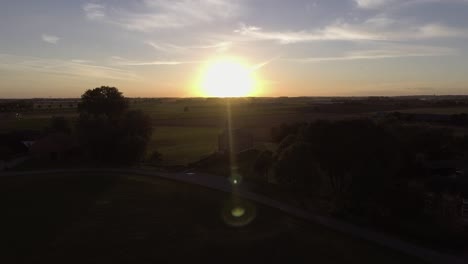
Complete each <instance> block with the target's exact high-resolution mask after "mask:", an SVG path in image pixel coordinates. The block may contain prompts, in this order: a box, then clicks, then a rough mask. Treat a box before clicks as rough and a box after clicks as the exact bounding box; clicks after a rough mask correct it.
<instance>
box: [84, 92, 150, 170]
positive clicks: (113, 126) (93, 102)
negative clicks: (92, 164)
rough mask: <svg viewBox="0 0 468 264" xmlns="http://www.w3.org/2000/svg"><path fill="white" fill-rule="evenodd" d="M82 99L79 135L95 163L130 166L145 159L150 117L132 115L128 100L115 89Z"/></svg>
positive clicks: (133, 112) (134, 112)
mask: <svg viewBox="0 0 468 264" xmlns="http://www.w3.org/2000/svg"><path fill="white" fill-rule="evenodd" d="M82 99H83V101H82V102H81V103H80V105H79V108H78V111H79V113H80V116H79V118H78V122H77V131H78V134H79V137H80V141H81V143H82V146H83V148H84V149H85V150H86V152H87V153H88V155H89V156H90V158H91V159H92V160H94V161H98V162H100V163H102V162H105V163H115V164H126V163H133V162H136V161H139V160H141V159H142V158H143V157H144V154H145V152H146V147H147V145H148V142H149V140H150V138H151V133H152V126H151V120H150V118H149V117H148V116H147V115H146V114H144V113H143V112H142V111H128V110H127V109H128V103H127V100H126V99H125V97H123V95H122V93H121V92H119V91H118V90H117V88H114V87H105V86H103V87H100V88H96V89H93V90H88V91H86V92H85V93H84V94H83V96H82Z"/></svg>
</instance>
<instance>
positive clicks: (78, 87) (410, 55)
mask: <svg viewBox="0 0 468 264" xmlns="http://www.w3.org/2000/svg"><path fill="white" fill-rule="evenodd" d="M224 58H228V59H229V60H235V61H238V62H240V63H242V65H244V66H245V67H246V68H248V69H249V70H251V71H252V74H253V75H254V76H255V86H256V87H255V92H254V93H252V94H250V95H255V96H302V95H304V96H324V95H331V96H334V95H345V96H349V95H356V96H360V95H412V94H468V0H408V1H400V0H323V1H319V0H315V1H312V0H291V1H285V0H197V1H195V0H194V1H190V0H143V1H126V0H102V1H91V2H89V1H78V0H77V1H65V0H43V1H38V0H29V1H26V0H15V1H13V0H12V1H8V0H2V2H1V5H0V98H16V97H78V96H80V95H81V94H82V93H83V91H84V90H85V89H89V88H94V87H97V86H101V85H109V86H116V87H118V88H119V89H120V90H121V91H123V92H124V94H125V95H126V96H132V97H137V96H138V97H159V96H164V97H166V96H200V95H201V96H204V94H202V93H200V87H198V86H199V83H200V79H201V78H203V77H202V76H203V75H204V74H205V73H204V71H205V70H206V68H207V67H209V65H210V64H212V63H213V62H214V61H217V60H222V59H224Z"/></svg>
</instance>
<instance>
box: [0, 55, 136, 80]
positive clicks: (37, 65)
mask: <svg viewBox="0 0 468 264" xmlns="http://www.w3.org/2000/svg"><path fill="white" fill-rule="evenodd" d="M0 68H3V69H7V70H14V71H26V72H28V73H31V72H41V73H47V74H52V75H59V76H60V75H61V76H70V77H87V78H103V79H116V80H137V79H138V77H137V75H136V74H134V73H133V72H131V71H128V70H122V69H118V68H115V67H107V66H101V65H95V64H88V63H86V62H85V61H77V60H61V59H48V58H40V57H29V56H17V55H12V54H0Z"/></svg>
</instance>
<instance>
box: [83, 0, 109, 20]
mask: <svg viewBox="0 0 468 264" xmlns="http://www.w3.org/2000/svg"><path fill="white" fill-rule="evenodd" d="M83 11H84V12H85V15H86V17H87V18H88V19H91V20H98V19H102V18H104V17H105V16H106V15H105V11H106V7H105V6H104V5H101V4H94V3H87V4H85V5H84V6H83Z"/></svg>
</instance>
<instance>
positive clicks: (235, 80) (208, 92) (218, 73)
mask: <svg viewBox="0 0 468 264" xmlns="http://www.w3.org/2000/svg"><path fill="white" fill-rule="evenodd" d="M254 86H255V81H254V77H253V72H252V70H251V69H249V67H248V66H245V65H243V64H242V63H240V62H237V61H235V60H219V61H215V62H213V63H210V64H208V65H207V67H206V69H205V70H204V72H203V73H202V81H201V90H202V93H203V95H204V96H215V97H242V96H250V95H252V93H253V89H254Z"/></svg>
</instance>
